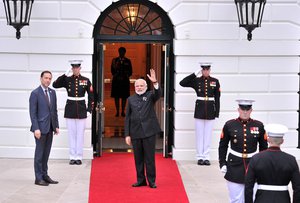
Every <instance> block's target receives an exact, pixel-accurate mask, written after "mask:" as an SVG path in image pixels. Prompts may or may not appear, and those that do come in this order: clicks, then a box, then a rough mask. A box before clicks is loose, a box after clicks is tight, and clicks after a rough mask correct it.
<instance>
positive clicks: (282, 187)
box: [257, 184, 288, 191]
mask: <svg viewBox="0 0 300 203" xmlns="http://www.w3.org/2000/svg"><path fill="white" fill-rule="evenodd" d="M257 189H258V190H271V191H286V190H288V186H287V185H260V184H258V185H257Z"/></svg>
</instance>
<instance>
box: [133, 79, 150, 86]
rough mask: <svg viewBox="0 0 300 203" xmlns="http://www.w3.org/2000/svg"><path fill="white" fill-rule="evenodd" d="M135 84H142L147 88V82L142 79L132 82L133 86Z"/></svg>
mask: <svg viewBox="0 0 300 203" xmlns="http://www.w3.org/2000/svg"><path fill="white" fill-rule="evenodd" d="M137 82H143V83H144V84H145V86H146V87H147V82H146V80H144V79H142V78H139V79H137V80H136V81H135V82H134V86H135V85H136V83H137Z"/></svg>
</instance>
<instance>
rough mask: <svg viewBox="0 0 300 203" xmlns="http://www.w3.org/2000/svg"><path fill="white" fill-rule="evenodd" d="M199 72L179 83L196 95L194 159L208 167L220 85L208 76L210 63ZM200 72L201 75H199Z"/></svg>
mask: <svg viewBox="0 0 300 203" xmlns="http://www.w3.org/2000/svg"><path fill="white" fill-rule="evenodd" d="M200 66H201V70H197V71H196V72H195V73H192V74H191V75H188V76H187V77H185V78H183V80H181V81H180V83H179V84H180V85H181V86H182V87H191V88H193V89H194V90H195V92H196V94H197V100H196V104H195V111H194V118H195V129H196V158H197V160H198V161H197V164H198V165H210V161H209V160H210V157H209V151H210V144H211V136H212V129H213V124H214V121H215V118H218V117H219V112H220V96H221V91H220V83H219V80H218V79H216V78H213V77H211V76H210V70H211V69H210V67H211V64H210V63H201V64H200ZM200 72H201V73H200Z"/></svg>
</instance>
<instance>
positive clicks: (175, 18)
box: [0, 0, 300, 160]
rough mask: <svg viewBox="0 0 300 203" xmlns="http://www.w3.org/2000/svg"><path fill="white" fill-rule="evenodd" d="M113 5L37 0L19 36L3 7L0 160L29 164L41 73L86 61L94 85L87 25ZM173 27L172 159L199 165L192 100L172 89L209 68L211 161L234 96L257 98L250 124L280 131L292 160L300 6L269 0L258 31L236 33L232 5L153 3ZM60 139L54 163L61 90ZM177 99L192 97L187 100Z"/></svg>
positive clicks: (63, 145)
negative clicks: (215, 88)
mask: <svg viewBox="0 0 300 203" xmlns="http://www.w3.org/2000/svg"><path fill="white" fill-rule="evenodd" d="M112 2H113V1H112V0H101V1H99V0H89V1H87V0H73V1H68V0H48V1H43V0H36V1H34V5H33V10H32V17H31V21H30V26H25V27H24V28H23V29H22V30H21V33H22V34H21V39H20V40H16V39H15V29H14V28H13V27H11V26H7V25H6V19H5V14H4V10H3V6H0V61H1V66H0V98H1V100H0V157H33V150H34V146H35V144H34V139H33V135H32V134H31V133H30V132H29V126H30V120H29V113H28V105H29V104H28V98H29V94H30V92H31V91H32V89H34V88H35V87H37V86H38V85H39V74H40V72H41V71H42V70H44V69H49V70H51V71H52V72H53V78H54V79H56V78H57V76H58V75H60V74H63V73H64V72H65V70H66V69H67V68H68V67H69V64H68V60H70V59H83V60H84V63H83V64H82V73H83V75H86V76H88V77H90V78H91V68H92V54H93V39H92V31H93V26H94V24H95V22H96V20H97V18H98V17H99V15H100V12H101V11H103V10H104V9H105V8H107V7H108V6H109V5H110V4H111V3H112ZM153 2H157V4H158V5H159V6H161V7H162V8H163V9H164V10H165V11H166V12H167V13H168V15H169V16H170V19H171V21H172V23H173V24H174V29H175V39H174V53H175V70H176V75H175V89H176V92H175V93H174V94H175V121H174V122H175V128H176V129H175V138H174V140H175V146H174V150H173V155H174V156H173V157H174V159H189V160H193V159H195V146H194V138H195V136H194V125H193V123H194V119H193V108H194V100H195V95H194V92H193V91H192V90H191V89H189V88H182V87H180V86H179V85H178V82H179V81H180V80H181V79H182V78H183V77H184V76H186V75H187V74H190V73H191V72H194V71H195V70H196V69H197V68H199V64H198V63H199V62H200V61H211V62H213V66H212V75H213V76H215V77H217V78H218V79H219V80H220V83H221V90H222V96H221V113H220V118H219V119H217V120H216V123H215V129H214V132H213V141H212V154H211V155H212V158H213V159H217V153H216V152H217V147H218V140H219V134H220V131H221V129H222V126H223V125H224V123H225V121H226V120H228V119H231V118H235V117H237V113H236V108H237V106H236V103H235V99H237V98H239V97H249V98H251V99H255V100H256V102H255V103H254V105H253V108H254V112H253V118H255V119H258V120H261V121H263V122H264V123H269V122H279V123H283V124H286V125H287V126H288V127H289V129H290V132H289V134H288V135H287V136H286V142H285V144H284V146H285V148H284V150H286V151H288V152H291V153H293V154H294V155H297V157H298V158H299V159H300V157H299V155H298V154H300V153H299V151H297V150H298V149H296V146H297V131H296V128H297V124H298V118H297V109H298V102H299V101H298V99H299V97H298V94H297V91H299V89H298V88H299V77H298V75H297V73H298V72H299V64H300V62H299V57H298V56H299V54H300V45H299V41H298V40H299V38H300V27H299V23H300V12H299V11H300V6H299V1H296V0H289V1H286V0H281V1H280V0H273V1H272V0H268V1H267V5H266V8H265V12H264V18H263V23H262V27H260V28H258V29H256V30H254V31H253V39H252V41H251V42H248V41H247V40H246V38H247V32H246V31H245V30H244V29H243V28H239V27H238V22H237V15H236V9H235V4H234V1H232V0H218V1H215V0H211V1H207V0H206V1H205V0H157V1H153ZM57 93H58V108H59V121H60V126H61V134H60V135H59V136H57V137H55V139H54V142H53V148H52V152H51V157H52V158H68V143H67V134H66V126H65V121H64V118H63V111H64V105H65V99H66V92H65V90H63V89H59V90H57ZM183 98H189V99H188V100H187V99H185V100H183ZM88 122H89V123H90V120H88ZM90 131H91V129H90V128H88V129H87V131H86V137H85V138H86V139H85V146H84V147H85V152H84V155H85V158H92V148H91V145H90V142H91V141H90V139H91V132H90Z"/></svg>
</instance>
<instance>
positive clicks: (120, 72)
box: [111, 47, 132, 117]
mask: <svg viewBox="0 0 300 203" xmlns="http://www.w3.org/2000/svg"><path fill="white" fill-rule="evenodd" d="M118 51H119V56H118V57H116V58H114V59H113V60H112V63H111V74H112V76H113V78H112V84H111V97H113V98H114V99H115V107H116V117H118V116H119V109H120V99H121V100H122V105H121V116H123V117H124V116H125V106H126V100H127V98H128V97H129V95H130V80H129V77H130V76H131V75H132V66H131V61H130V59H128V58H126V57H125V53H126V49H125V48H124V47H120V48H119V50H118Z"/></svg>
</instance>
